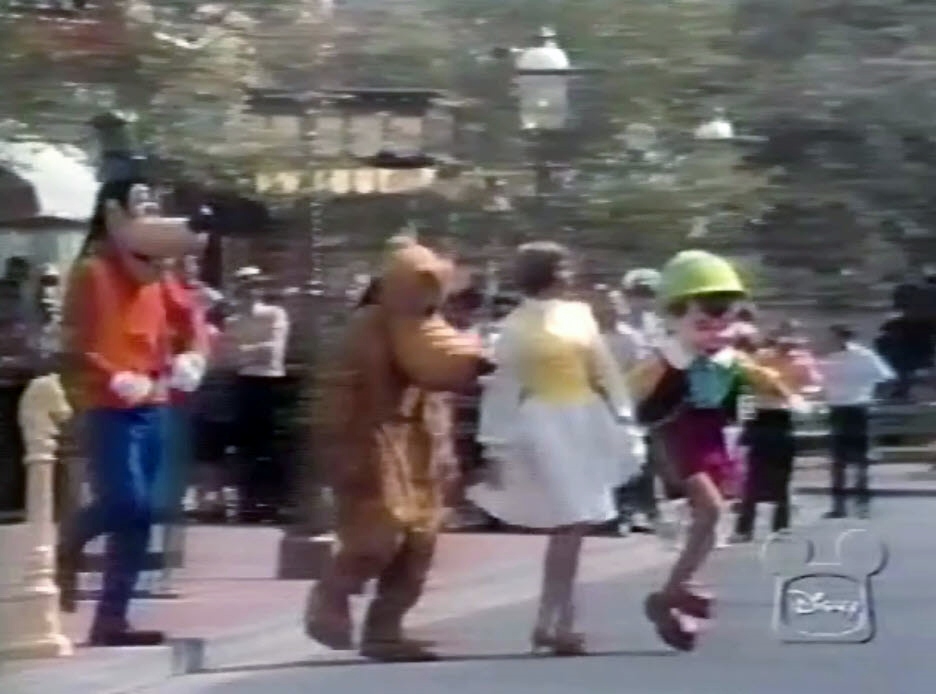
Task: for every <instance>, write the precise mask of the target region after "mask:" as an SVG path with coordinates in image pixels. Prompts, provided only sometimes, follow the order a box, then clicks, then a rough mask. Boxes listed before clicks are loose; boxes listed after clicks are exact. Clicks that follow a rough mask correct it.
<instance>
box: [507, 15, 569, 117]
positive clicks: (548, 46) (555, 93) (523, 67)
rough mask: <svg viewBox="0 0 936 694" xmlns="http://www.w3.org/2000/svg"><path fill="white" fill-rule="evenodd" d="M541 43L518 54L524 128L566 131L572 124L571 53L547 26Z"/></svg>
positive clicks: (518, 85) (518, 84)
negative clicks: (570, 93)
mask: <svg viewBox="0 0 936 694" xmlns="http://www.w3.org/2000/svg"><path fill="white" fill-rule="evenodd" d="M539 39H540V45H538V46H533V47H530V48H525V49H522V50H520V51H519V52H518V53H517V54H516V60H515V63H514V66H515V68H516V80H517V91H518V95H519V98H520V123H521V127H522V128H523V130H528V131H529V130H534V131H551V130H564V129H565V128H566V127H567V126H568V124H569V78H570V76H571V71H572V65H571V63H570V62H569V56H568V55H567V54H566V52H565V51H564V50H562V48H560V47H559V44H558V43H557V42H556V33H555V32H554V31H553V30H552V29H549V28H546V27H544V28H543V29H542V30H541V31H540V34H539Z"/></svg>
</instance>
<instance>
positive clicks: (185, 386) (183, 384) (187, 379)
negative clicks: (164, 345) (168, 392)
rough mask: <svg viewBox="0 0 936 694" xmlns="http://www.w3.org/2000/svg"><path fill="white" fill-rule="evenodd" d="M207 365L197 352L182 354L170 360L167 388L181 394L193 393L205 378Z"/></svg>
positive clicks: (202, 356)
mask: <svg viewBox="0 0 936 694" xmlns="http://www.w3.org/2000/svg"><path fill="white" fill-rule="evenodd" d="M207 366H208V364H207V362H206V360H205V357H204V355H202V354H199V353H198V352H183V353H182V354H177V355H176V357H175V359H173V360H172V375H171V376H170V377H169V387H170V388H172V389H174V390H178V391H181V392H183V393H194V392H195V391H196V390H198V386H200V385H201V382H202V379H203V378H204V377H205V369H206V368H207Z"/></svg>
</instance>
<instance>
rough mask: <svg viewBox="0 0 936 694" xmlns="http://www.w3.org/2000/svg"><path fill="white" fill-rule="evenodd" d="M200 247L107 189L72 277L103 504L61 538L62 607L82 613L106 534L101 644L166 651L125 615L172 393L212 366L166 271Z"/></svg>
mask: <svg viewBox="0 0 936 694" xmlns="http://www.w3.org/2000/svg"><path fill="white" fill-rule="evenodd" d="M203 246H204V239H203V238H201V237H200V236H199V235H196V234H194V233H193V232H192V231H191V230H190V228H189V225H188V220H187V219H185V218H170V217H165V216H163V215H162V214H161V212H160V209H159V206H158V204H157V203H155V202H154V200H153V197H152V195H151V192H150V190H149V188H148V187H147V186H146V185H145V184H143V183H141V182H138V181H126V180H124V181H116V182H108V183H105V184H104V185H103V186H102V188H101V191H100V192H99V194H98V201H97V204H96V209H95V212H94V216H93V218H92V220H91V231H90V233H89V235H88V239H87V241H86V246H85V252H84V254H83V257H82V258H81V259H80V260H79V261H78V263H77V265H76V267H75V269H74V270H73V274H72V277H71V278H70V286H69V288H68V293H67V296H66V306H65V316H64V319H65V320H64V326H65V332H66V335H65V338H66V350H65V351H66V359H67V361H68V367H67V369H66V372H65V374H64V375H65V377H66V378H65V380H66V385H67V387H68V389H69V391H70V395H71V397H72V399H73V401H74V403H75V405H76V406H77V409H78V410H79V411H80V414H81V417H82V427H83V434H84V435H85V436H86V439H87V442H86V446H87V458H88V478H89V482H90V483H91V488H92V491H93V496H94V500H93V502H92V503H91V504H90V505H89V506H86V507H85V508H83V509H81V510H80V511H78V513H77V514H76V516H75V518H73V519H71V522H70V523H69V524H68V527H66V528H65V530H64V532H63V535H62V540H61V546H60V548H59V585H60V588H61V591H62V603H63V608H64V609H66V610H73V609H74V600H75V576H76V572H77V570H78V568H79V566H78V562H79V560H80V558H81V555H82V550H83V548H84V546H85V544H86V543H87V542H88V541H89V540H91V539H93V538H95V537H97V536H99V535H108V536H109V538H108V545H107V547H108V549H107V554H108V556H107V566H106V569H105V571H104V576H103V588H102V591H101V597H100V601H99V602H98V606H97V611H96V614H95V617H94V621H93V623H92V626H91V635H90V643H91V644H92V645H101V646H140V645H155V644H158V643H160V642H162V641H163V635H162V634H161V633H160V632H155V631H135V630H133V629H131V627H130V626H129V624H128V622H127V611H128V607H129V603H130V599H131V597H132V595H133V590H134V587H135V585H136V582H137V578H138V576H139V573H140V571H141V569H142V565H143V562H144V560H145V557H146V550H147V545H148V543H149V537H150V528H151V526H152V523H153V515H154V508H153V505H154V499H153V496H154V494H153V492H154V490H153V487H154V484H155V480H156V478H157V476H158V475H159V472H160V467H161V465H162V464H163V462H164V447H165V446H164V444H165V438H166V419H165V417H166V403H167V401H168V395H169V391H170V389H176V390H182V391H193V390H195V389H196V388H197V387H198V384H199V382H200V381H201V378H202V375H203V372H204V367H205V363H204V357H203V356H202V355H201V354H200V353H198V352H197V351H195V347H196V345H195V342H196V339H197V336H196V332H197V331H196V328H195V321H194V316H193V315H192V311H191V303H190V302H189V301H188V297H187V295H186V293H185V290H184V288H183V287H182V286H181V285H180V284H179V283H178V281H177V280H175V279H174V278H173V277H172V276H170V275H169V274H167V271H166V270H165V267H166V265H167V261H168V260H169V259H172V258H178V257H181V256H183V255H186V254H191V253H196V252H199V251H200V250H201V249H202V248H203Z"/></svg>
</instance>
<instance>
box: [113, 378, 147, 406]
mask: <svg viewBox="0 0 936 694" xmlns="http://www.w3.org/2000/svg"><path fill="white" fill-rule="evenodd" d="M110 389H111V391H113V392H114V393H115V394H116V395H117V397H119V398H120V399H121V400H123V401H124V402H126V403H127V404H128V405H138V404H140V403H141V402H143V401H144V400H145V399H146V398H147V397H148V396H149V394H150V393H151V392H152V390H153V381H152V379H150V378H149V377H148V376H144V375H142V374H136V373H133V372H131V371H121V372H120V373H116V374H114V375H113V376H112V377H111V380H110Z"/></svg>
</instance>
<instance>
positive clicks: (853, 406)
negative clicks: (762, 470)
mask: <svg viewBox="0 0 936 694" xmlns="http://www.w3.org/2000/svg"><path fill="white" fill-rule="evenodd" d="M829 334H830V338H831V341H832V351H831V353H830V354H828V355H827V356H826V357H825V358H824V359H822V360H821V361H820V373H821V376H822V384H823V388H824V391H825V399H826V402H827V403H828V404H829V429H830V440H831V449H832V450H831V453H832V510H831V511H830V512H829V513H828V514H827V517H829V518H843V517H845V516H846V515H847V506H846V501H847V499H846V496H847V491H846V487H845V485H846V471H847V468H848V466H849V465H853V466H855V468H856V473H857V475H856V477H857V479H856V488H855V493H856V495H857V497H858V498H857V502H858V511H859V513H860V514H866V513H867V510H868V506H869V501H870V494H869V489H868V463H869V460H868V453H869V450H868V449H869V446H870V437H869V432H868V420H869V409H870V407H871V404H872V403H873V402H874V398H875V390H876V388H877V386H879V385H881V384H882V383H886V382H887V381H890V380H892V379H893V378H894V372H893V371H892V370H891V368H890V367H889V366H888V365H887V364H886V363H885V362H884V360H883V359H881V357H880V356H878V355H877V353H875V352H874V350H872V349H870V348H868V347H866V346H864V345H862V344H860V343H859V342H858V341H857V336H856V333H855V331H854V329H853V328H851V327H850V326H847V325H843V324H836V325H833V326H832V327H831V329H830V331H829Z"/></svg>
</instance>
